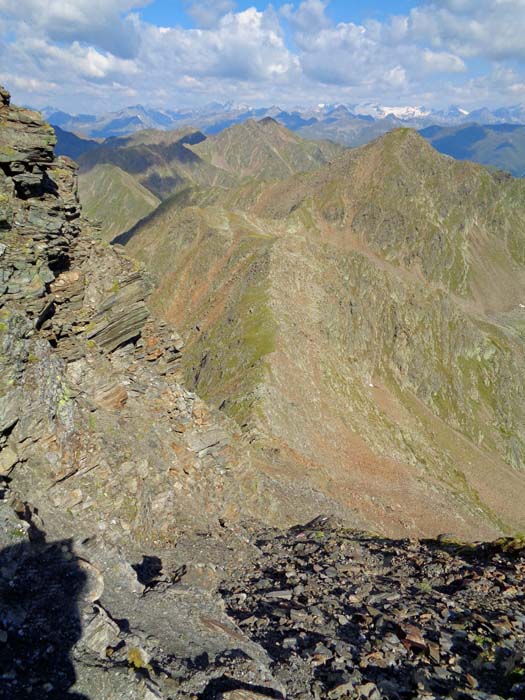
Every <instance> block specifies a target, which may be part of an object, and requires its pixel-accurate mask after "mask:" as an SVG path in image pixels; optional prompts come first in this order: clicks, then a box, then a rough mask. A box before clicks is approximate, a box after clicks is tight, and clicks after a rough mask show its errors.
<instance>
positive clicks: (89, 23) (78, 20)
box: [0, 0, 150, 58]
mask: <svg viewBox="0 0 525 700" xmlns="http://www.w3.org/2000/svg"><path fill="white" fill-rule="evenodd" d="M149 2H150V0H0V12H2V13H4V15H5V16H6V17H8V18H10V19H12V20H13V19H14V20H18V21H19V22H21V23H22V24H24V25H26V26H27V28H28V30H30V31H31V32H32V33H34V34H38V35H40V36H46V37H48V38H49V39H51V40H52V41H57V42H68V41H80V42H85V43H90V44H93V45H96V46H99V47H100V48H102V49H104V50H106V51H111V52H112V53H113V54H115V55H118V56H121V57H123V58H130V57H132V56H133V55H135V54H136V52H137V49H138V46H139V44H140V32H139V31H138V26H137V21H136V17H135V16H134V15H133V14H129V11H130V10H132V9H134V8H138V7H144V6H145V5H147V4H149ZM123 13H126V14H123Z"/></svg>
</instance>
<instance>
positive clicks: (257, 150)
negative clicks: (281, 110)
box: [192, 117, 343, 180]
mask: <svg viewBox="0 0 525 700" xmlns="http://www.w3.org/2000/svg"><path fill="white" fill-rule="evenodd" d="M192 150H193V151H194V152H195V153H197V154H198V155H199V156H200V157H201V158H202V159H203V160H205V161H207V162H209V163H211V164H212V165H214V166H216V167H218V168H222V169H224V170H226V171H228V172H230V173H232V174H236V175H237V177H239V178H241V179H242V178H245V177H255V176H256V177H257V178H258V179H263V180H281V179H283V178H286V177H288V176H290V175H293V174H294V173H297V172H301V171H305V170H312V169H313V168H317V167H319V166H320V165H323V164H324V163H326V162H328V161H329V160H331V159H332V158H334V157H336V156H337V155H339V154H340V153H341V152H342V150H343V149H342V148H341V146H338V145H336V144H335V143H331V142H329V141H319V142H314V141H307V140H305V139H302V138H300V137H299V136H297V135H295V134H293V133H292V132H291V131H289V130H288V129H286V128H285V127H283V126H282V125H281V124H279V123H278V122H277V121H275V120H274V119H271V118H270V117H267V118H265V119H262V120H261V121H258V122H257V121H254V120H252V119H249V120H248V121H246V122H244V123H243V124H240V125H236V126H233V127H230V128H229V129H225V130H224V131H222V132H221V133H220V134H218V135H217V136H211V137H209V138H207V139H206V140H205V141H203V142H201V143H199V144H196V145H194V146H192Z"/></svg>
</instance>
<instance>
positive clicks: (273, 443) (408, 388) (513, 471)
mask: <svg viewBox="0 0 525 700" xmlns="http://www.w3.org/2000/svg"><path fill="white" fill-rule="evenodd" d="M524 195H525V183H522V182H521V181H518V180H513V179H512V178H510V177H504V176H500V175H491V174H489V173H488V172H487V171H486V170H485V169H483V168H481V167H479V166H475V165H472V164H468V163H458V162H454V161H452V160H450V159H448V158H445V157H443V156H440V155H438V154H437V153H436V152H435V151H434V150H433V149H432V148H431V147H430V146H429V145H428V144H426V143H425V141H424V140H423V139H422V138H421V137H419V136H417V134H415V133H414V132H412V131H410V130H399V131H396V132H393V133H391V134H389V135H387V136H385V137H383V138H381V139H379V140H377V141H376V142H374V143H372V144H370V145H369V146H366V147H363V148H361V149H358V150H356V151H352V152H348V153H345V154H343V155H342V156H341V157H340V158H339V159H337V160H335V161H334V162H333V163H331V164H330V165H327V166H325V167H323V168H321V169H320V170H317V171H312V172H310V173H303V174H300V175H295V176H293V177H291V178H289V179H287V180H285V181H282V182H278V183H269V184H265V183H263V182H261V181H255V180H253V181H251V182H247V183H245V184H244V185H243V186H241V187H240V188H237V189H233V190H229V191H224V190H214V191H212V192H207V193H204V192H200V193H199V192H195V193H194V194H193V195H192V196H191V197H186V199H185V200H184V201H183V200H181V199H180V198H179V199H177V198H176V200H175V201H173V202H169V201H167V202H165V203H164V204H163V206H162V207H161V208H160V209H159V210H158V212H157V213H156V214H154V215H153V216H152V217H151V218H150V219H149V220H148V221H146V222H144V223H143V224H141V225H139V226H138V227H137V228H136V229H135V231H134V234H133V235H132V236H131V238H130V240H129V243H128V246H129V249H130V251H131V252H132V253H133V254H135V255H137V256H139V257H140V258H141V259H142V260H144V261H145V262H146V264H147V265H148V267H150V269H152V270H155V273H156V275H157V279H158V280H159V286H158V289H157V291H156V293H155V295H154V303H155V306H156V308H157V309H158V310H159V311H161V312H162V313H163V314H164V315H165V317H166V318H169V319H171V320H174V321H176V322H177V323H178V324H179V326H180V327H181V328H182V329H183V331H184V335H185V337H186V340H187V354H186V360H185V363H184V367H185V373H186V378H187V380H188V381H193V382H194V386H195V387H196V388H197V389H198V390H199V391H200V392H201V393H202V394H203V395H204V396H206V398H208V399H209V400H210V401H211V402H212V403H214V404H215V405H217V406H221V407H222V409H223V410H225V411H227V412H228V413H229V414H230V415H231V416H232V417H234V418H236V420H237V421H238V422H239V423H240V425H242V426H243V428H244V430H245V432H246V434H247V435H249V436H250V439H251V440H253V441H254V444H256V445H257V449H258V450H259V456H260V460H261V464H263V466H262V467H261V468H263V469H264V468H266V469H271V470H273V472H274V473H279V474H280V475H281V477H283V478H289V479H292V480H294V479H299V478H300V479H303V480H304V479H306V481H307V483H309V484H311V485H312V486H315V487H319V488H323V489H324V491H325V493H327V494H330V495H331V496H333V497H336V498H338V499H339V500H340V501H341V502H343V503H344V504H345V505H346V506H350V507H351V508H353V509H354V510H355V511H356V512H360V513H361V514H363V516H365V517H368V518H371V519H372V520H374V521H375V522H377V523H378V524H379V525H380V526H382V527H385V526H386V527H388V528H390V530H392V529H394V530H396V531H398V532H402V531H403V530H404V529H405V528H406V529H410V528H412V527H416V528H422V529H423V530H424V531H436V530H439V529H442V528H443V527H445V525H446V523H448V524H449V527H452V526H453V529H456V528H458V529H459V530H462V531H464V532H467V531H471V530H470V528H474V530H475V529H478V530H479V529H481V530H480V531H483V530H484V528H488V531H490V528H492V527H495V528H496V529H498V528H500V527H509V528H510V529H512V528H515V529H516V528H517V529H522V528H523V525H524V517H525V514H524V512H523V509H522V507H521V503H522V502H523V498H525V472H524V470H523V465H524V463H525V432H524V429H523V425H525V415H524V411H525V385H524V382H523V379H522V378H523V376H524V375H525V344H524V340H525V338H524V335H523V333H524V330H523V329H524V323H525V321H524V316H523V310H522V309H521V307H520V303H521V302H522V300H523V299H525V254H524V250H525V246H524V238H525V231H524V224H523V221H524V220H525V211H524V202H525V196H524ZM195 279H199V280H200V282H199V284H198V285H197V284H195V281H194V280H195ZM264 464H266V466H264ZM269 464H270V465H271V467H269V466H268V465H269ZM517 494H521V495H520V496H519V497H518V496H517ZM474 523H476V524H475V525H474Z"/></svg>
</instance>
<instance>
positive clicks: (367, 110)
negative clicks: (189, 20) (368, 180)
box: [42, 103, 525, 146]
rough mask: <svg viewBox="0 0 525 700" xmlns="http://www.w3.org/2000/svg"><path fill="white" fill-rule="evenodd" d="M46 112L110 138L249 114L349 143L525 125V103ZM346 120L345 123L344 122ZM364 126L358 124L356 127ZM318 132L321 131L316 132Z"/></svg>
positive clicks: (214, 129) (80, 130)
mask: <svg viewBox="0 0 525 700" xmlns="http://www.w3.org/2000/svg"><path fill="white" fill-rule="evenodd" d="M42 111H43V114H44V116H45V117H46V119H47V120H48V121H49V122H50V123H51V124H53V125H54V126H58V127H60V128H61V129H65V130H66V131H71V132H74V133H76V134H78V135H82V136H85V137H89V138H110V137H112V136H125V135H128V134H131V133H134V132H136V131H142V130H143V129H161V130H172V129H177V128H180V127H183V126H190V125H191V126H192V127H194V128H198V129H200V130H201V131H203V132H204V133H205V134H216V133H218V132H219V131H222V130H223V129H225V128H227V127H228V126H233V125H234V124H238V123H240V122H244V121H246V120H247V119H263V118H264V117H272V118H274V119H276V120H277V121H279V122H281V124H283V125H284V126H286V127H287V128H288V129H291V130H292V131H301V130H303V129H305V130H308V131H309V132H316V133H315V136H316V138H318V137H319V135H320V134H321V133H322V134H324V135H326V133H330V132H331V131H332V132H334V133H337V134H338V136H339V139H341V137H342V136H345V138H346V141H345V143H346V144H347V145H349V146H354V145H359V143H363V142H364V141H363V139H362V138H361V137H360V136H357V142H356V133H359V132H360V131H364V132H365V133H366V129H367V127H370V126H371V125H375V132H377V133H386V132H387V131H390V130H391V129H392V127H394V126H410V127H412V128H415V129H423V128H425V127H427V126H433V125H436V124H437V125H441V126H443V125H446V126H454V125H458V124H466V123H472V122H476V123H479V124H504V123H505V124H525V105H514V106H511V107H505V108H498V109H494V110H490V109H487V108H482V109H478V110H475V111H473V112H469V111H468V110H466V109H463V108H461V107H459V106H451V107H449V108H448V109H446V110H432V109H426V108H425V107H413V106H405V107H388V106H384V105H380V104H375V103H365V104H358V105H344V104H335V105H333V104H331V105H328V104H320V105H318V106H317V107H315V108H309V109H305V108H300V107H298V108H297V109H292V110H283V109H280V108H279V107H276V106H273V107H262V108H257V109H254V108H251V107H248V106H246V105H241V106H238V105H237V106H236V105H233V104H231V103H228V104H219V103H211V104H209V105H207V106H205V107H202V108H200V109H195V110H187V109H181V110H162V109H152V108H149V107H144V106H142V105H134V106H132V107H126V108H125V109H122V110H119V111H116V112H109V113H107V114H102V115H99V116H95V115H93V114H77V115H72V114H68V113H66V112H63V111H60V110H56V109H54V108H52V107H47V108H45V109H44V110H42ZM343 122H347V124H346V125H345V124H343ZM358 127H360V128H358ZM317 132H319V133H317Z"/></svg>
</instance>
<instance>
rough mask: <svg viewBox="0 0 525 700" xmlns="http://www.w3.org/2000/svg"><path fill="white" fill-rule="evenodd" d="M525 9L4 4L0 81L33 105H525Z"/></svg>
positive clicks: (279, 1)
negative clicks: (228, 103) (321, 103)
mask: <svg viewBox="0 0 525 700" xmlns="http://www.w3.org/2000/svg"><path fill="white" fill-rule="evenodd" d="M524 36H525V0H439V1H437V0H411V1H408V0H392V1H391V2H386V0H376V1H373V0H372V1H371V2H364V1H363V0H288V1H287V2H285V1H284V0H276V1H275V2H273V3H269V2H267V1H266V0H254V1H252V2H250V1H249V0H237V1H236V0H0V82H2V83H4V84H5V85H6V86H7V87H8V88H9V89H10V90H11V92H12V94H13V97H14V99H16V100H18V101H19V102H23V103H25V104H32V105H34V106H36V107H43V106H45V105H54V106H56V107H59V108H62V109H66V110H68V111H71V112H80V111H82V112H86V111H88V112H104V111H109V110H115V109H118V108H121V107H123V106H126V105H130V104H136V103H139V102H140V103H143V104H146V105H151V106H156V107H166V108H171V109H174V108H179V107H180V108H186V107H194V106H199V105H202V104H205V103H207V102H210V101H222V102H226V101H228V102H230V101H232V102H235V103H237V104H251V105H254V106H261V105H271V104H278V105H280V106H282V107H285V108H287V107H288V108H289V107H292V106H296V105H301V106H305V107H306V106H315V105H316V104H318V103H320V102H324V103H326V102H332V103H346V104H359V103H367V102H375V103H377V102H379V103H381V104H383V105H386V106H403V105H414V106H416V105H425V106H428V107H447V106H448V105H450V104H457V105H459V106H462V107H464V108H466V109H473V108H476V107H479V106H482V105H487V106H489V107H494V106H502V105H509V104H516V103H522V102H524V101H525V41H524V40H523V37H524Z"/></svg>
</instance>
